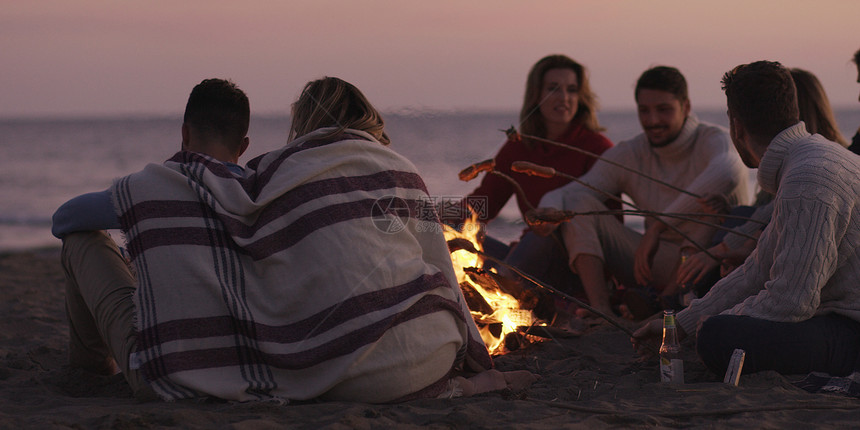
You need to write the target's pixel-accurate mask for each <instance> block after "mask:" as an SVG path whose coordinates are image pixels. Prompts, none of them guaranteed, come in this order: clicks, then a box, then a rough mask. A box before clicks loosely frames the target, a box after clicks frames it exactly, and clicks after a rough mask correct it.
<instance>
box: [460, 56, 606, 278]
mask: <svg viewBox="0 0 860 430" xmlns="http://www.w3.org/2000/svg"><path fill="white" fill-rule="evenodd" d="M597 109H598V104H597V97H596V96H595V94H594V92H593V91H592V90H591V85H590V84H589V78H588V71H587V70H586V68H585V67H584V66H582V65H581V64H580V63H578V62H576V61H574V60H573V59H571V58H569V57H567V56H565V55H549V56H546V57H544V58H542V59H540V60H539V61H538V62H537V63H535V64H534V66H532V68H531V70H530V71H529V74H528V77H527V79H526V88H525V96H524V97H523V105H522V108H521V109H520V115H519V122H520V124H519V130H520V132H521V134H522V135H523V137H522V139H518V138H516V137H514V138H510V139H508V141H506V142H505V143H504V145H503V146H502V148H501V149H500V150H499V152H498V154H496V157H495V170H496V171H498V172H500V173H503V174H505V175H507V176H509V177H510V178H511V179H513V180H514V181H516V182H517V184H519V187H520V188H521V189H522V194H519V193H518V192H517V189H516V187H515V186H514V185H513V184H511V183H510V182H509V181H507V180H505V179H504V178H502V177H499V176H498V175H485V176H484V178H483V180H482V181H481V184H480V186H478V188H477V189H475V190H474V191H473V192H472V193H471V194H469V196H467V197H466V199H465V201H466V202H467V203H469V204H470V205H471V206H472V207H473V208H475V209H479V208H480V209H481V210H480V211H477V212H478V219H479V220H480V221H482V222H489V221H490V220H492V219H493V218H495V217H496V216H497V215H498V214H499V211H501V209H502V207H504V205H505V204H506V203H507V201H508V199H510V197H511V195H514V196H515V197H516V199H517V206H518V207H519V210H520V212H521V214H522V215H523V216H525V214H526V212H527V211H528V210H529V208H530V207H537V206H538V203H539V202H540V199H541V197H543V196H544V194H546V193H547V192H549V191H552V190H554V189H556V188H558V187H561V186H563V185H566V184H567V183H568V182H570V180H569V179H565V178H561V177H558V176H556V177H553V178H549V179H547V178H541V177H536V176H529V175H527V174H525V173H517V172H514V171H512V169H511V163H513V162H515V161H528V162H532V163H534V164H538V165H542V166H548V167H552V168H554V169H556V170H557V171H558V172H561V173H564V174H566V175H570V176H574V177H579V176H582V175H583V174H585V173H586V172H587V171H588V170H589V169H590V168H591V166H592V165H594V162H595V161H596V159H595V158H594V157H591V156H588V155H584V154H582V153H581V152H577V151H573V150H570V149H567V148H564V147H560V146H558V145H552V144H548V143H545V142H541V141H539V140H536V139H532V138H529V137H528V136H535V137H539V138H543V139H548V140H552V141H555V142H558V143H560V144H562V145H566V146H570V147H576V148H580V149H583V150H585V151H588V152H591V153H594V154H598V155H599V154H602V153H603V152H604V151H606V150H607V149H609V148H611V147H612V146H613V145H612V142H610V141H609V139H607V138H606V137H605V136H604V135H603V134H601V131H602V130H603V128H602V127H601V126H600V122H599V121H598V120H597ZM612 203H614V202H612ZM612 203H609V205H610V206H612ZM612 207H615V208H617V207H618V206H617V205H616V206H612ZM514 245H515V246H511V247H509V246H508V245H507V244H503V243H501V242H499V241H497V240H494V239H493V238H492V237H487V238H486V239H485V241H484V248H485V250H486V252H488V253H489V254H491V255H494V256H495V257H497V258H505V259H506V260H507V262H508V263H509V264H511V265H513V266H516V267H518V268H520V269H522V270H524V271H525V272H527V273H529V274H531V275H532V276H535V277H537V278H538V279H540V280H542V281H544V282H546V283H549V284H551V285H553V286H555V287H558V288H561V289H563V290H569V291H570V290H573V289H575V288H576V285H578V284H579V280H578V277H576V275H574V274H573V273H572V272H571V270H570V267H569V265H568V262H567V251H566V249H565V247H564V245H563V242H562V241H561V240H560V238H558V237H556V236H549V237H540V236H537V235H535V234H534V233H531V232H529V231H525V232H524V234H523V235H522V236H521V237H520V238H519V241H518V243H517V244H514Z"/></svg>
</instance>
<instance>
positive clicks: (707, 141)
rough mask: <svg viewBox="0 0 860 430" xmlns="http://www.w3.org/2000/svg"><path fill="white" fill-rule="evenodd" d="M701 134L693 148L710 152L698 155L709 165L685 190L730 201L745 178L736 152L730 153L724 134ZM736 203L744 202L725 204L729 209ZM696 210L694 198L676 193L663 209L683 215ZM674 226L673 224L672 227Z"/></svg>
mask: <svg viewBox="0 0 860 430" xmlns="http://www.w3.org/2000/svg"><path fill="white" fill-rule="evenodd" d="M702 133H703V136H702V137H701V138H700V139H701V141H699V142H697V146H699V145H701V146H703V147H704V148H708V149H710V151H705V152H703V153H702V156H704V157H708V158H709V159H710V161H709V162H708V164H707V166H706V167H705V168H704V169H703V170H702V171H701V173H699V175H698V176H696V178H695V179H693V181H692V182H690V184H689V185H688V186H687V187H686V189H687V191H690V192H691V193H693V194H696V195H700V196H703V195H705V194H708V193H717V194H724V195H726V196H729V197H732V196H731V192H732V191H733V190H734V189H735V187H737V185H738V184H739V182H740V180H741V178H743V177H744V175H748V174H749V171H748V170H747V168H746V166H744V164H743V162H742V161H741V159H740V157H739V156H738V154H737V152H735V150H734V149H732V144H731V142H729V136H728V135H727V134H725V133H721V132H717V131H715V130H704V131H702ZM739 203H740V204H743V203H746V202H738V201H731V200H730V201H729V204H731V205H737V204H739ZM699 210H700V206H699V203H698V202H697V201H696V198H695V197H692V196H690V195H687V194H683V193H679V194H678V197H677V198H675V200H674V201H672V202H671V203H670V204H669V205H668V206H667V207H666V208H665V209H664V212H681V213H685V212H698V211H699ZM678 222H679V221H675V223H678Z"/></svg>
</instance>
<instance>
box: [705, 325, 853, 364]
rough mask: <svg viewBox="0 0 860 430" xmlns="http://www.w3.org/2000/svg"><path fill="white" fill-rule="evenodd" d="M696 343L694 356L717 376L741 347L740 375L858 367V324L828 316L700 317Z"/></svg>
mask: <svg viewBox="0 0 860 430" xmlns="http://www.w3.org/2000/svg"><path fill="white" fill-rule="evenodd" d="M696 342H697V345H696V350H697V352H698V354H699V357H700V358H701V359H702V361H703V362H704V363H705V365H706V366H707V367H708V369H710V370H711V371H712V372H714V373H716V374H717V375H724V374H725V373H726V368H727V367H728V364H729V360H730V359H731V356H732V352H733V351H734V350H735V348H740V349H743V350H744V351H746V357H745V359H744V365H743V373H755V372H759V371H762V370H774V371H776V372H779V373H782V374H785V375H799V374H807V373H810V372H824V373H827V374H830V375H833V376H845V375H848V374H850V373H851V372H853V371H854V370H855V369H857V368H858V366H857V365H858V357H860V322H857V321H854V320H852V319H850V318H847V317H843V316H840V315H833V314H831V315H823V316H816V317H813V318H810V319H808V320H806V321H801V322H797V323H792V322H775V321H767V320H763V319H759V318H752V317H748V316H734V315H717V316H713V317H711V318H708V319H707V320H705V322H704V323H703V324H702V326H701V328H700V329H699V333H698V336H697V340H696Z"/></svg>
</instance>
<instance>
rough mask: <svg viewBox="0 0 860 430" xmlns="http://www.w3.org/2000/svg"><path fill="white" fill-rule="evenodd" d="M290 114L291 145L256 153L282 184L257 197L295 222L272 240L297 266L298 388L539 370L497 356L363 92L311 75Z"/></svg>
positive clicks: (428, 381)
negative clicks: (503, 363)
mask: <svg viewBox="0 0 860 430" xmlns="http://www.w3.org/2000/svg"><path fill="white" fill-rule="evenodd" d="M291 121H292V124H291V126H290V132H289V142H287V145H286V146H285V147H284V148H282V149H281V150H277V151H273V152H271V153H269V154H266V155H264V156H262V157H261V158H260V160H259V161H257V160H252V161H251V162H249V163H248V164H249V166H253V168H254V170H255V171H257V172H259V174H258V175H257V177H258V178H260V179H258V182H259V181H260V180H262V182H264V183H265V184H269V185H271V186H274V187H275V188H276V189H277V190H279V191H280V193H279V194H278V193H272V194H266V192H265V191H266V189H265V188H264V189H263V191H261V192H260V194H259V196H260V199H267V198H271V197H270V196H271V195H276V196H277V197H275V198H273V199H272V203H271V205H273V207H276V208H281V209H285V210H286V214H285V216H284V217H283V218H284V220H285V222H286V223H287V224H288V226H287V227H286V228H285V229H283V230H282V231H284V232H287V233H286V234H284V235H282V236H279V237H277V238H272V240H271V243H270V244H269V246H272V247H285V249H286V250H285V253H286V257H287V258H285V261H284V265H286V266H287V271H288V273H291V276H290V279H285V280H284V300H287V301H289V302H290V303H292V304H293V307H292V312H291V313H289V314H288V315H287V316H286V318H288V319H292V320H293V322H292V324H293V326H294V327H295V329H296V330H299V331H300V332H298V333H296V334H295V335H296V340H297V341H296V342H294V343H293V344H291V345H292V346H293V347H294V350H285V351H283V354H284V355H283V357H285V358H284V360H285V361H288V362H289V364H293V363H294V362H295V363H302V365H304V366H305V367H295V369H296V371H295V372H285V374H286V375H287V376H289V377H292V378H294V380H293V382H294V384H292V385H293V386H295V389H296V390H298V392H299V393H300V396H299V398H303V399H308V398H322V399H330V400H348V401H361V402H374V403H376V402H396V401H403V400H408V399H414V398H420V397H436V396H438V395H445V396H452V397H453V396H456V395H471V394H476V393H480V392H486V391H491V390H497V389H503V388H506V387H507V388H513V389H522V388H524V387H525V386H527V385H528V384H530V383H531V382H533V381H534V379H535V378H536V376H535V375H533V374H531V373H530V372H528V371H513V372H499V371H497V370H495V369H492V367H493V364H492V360H491V358H490V356H489V354H488V351H487V347H486V345H485V344H484V343H483V341H482V339H481V336H480V334H479V333H478V329H477V326H476V325H475V322H474V320H473V319H472V316H471V314H470V312H469V309H468V308H467V307H466V301H465V298H464V297H463V293H462V291H461V290H460V285H459V283H458V282H457V277H456V275H455V273H454V268H453V266H452V263H451V255H450V253H449V251H448V247H447V245H446V243H445V238H444V236H443V235H442V229H441V228H440V226H439V225H438V221H439V220H438V217H437V216H436V215H435V213H431V214H427V211H421V210H416V209H417V208H420V207H421V205H422V204H427V202H429V201H430V199H429V196H428V195H427V189H426V187H425V185H424V182H423V180H422V179H421V177H420V176H419V175H418V173H417V172H416V171H415V167H414V166H413V165H412V163H411V162H409V161H408V160H407V159H405V158H404V157H402V156H400V155H399V154H397V153H396V152H394V151H393V150H391V149H390V148H389V147H388V144H389V143H390V140H389V138H388V136H387V135H386V134H385V130H384V128H385V123H384V121H383V119H382V116H381V115H380V114H379V112H378V111H377V110H376V109H375V108H374V107H373V106H372V105H371V104H370V102H369V101H368V100H367V99H366V98H365V97H364V95H363V94H362V93H361V91H359V90H358V88H356V87H355V86H354V85H352V84H350V83H348V82H346V81H344V80H342V79H338V78H332V77H325V78H322V79H319V80H315V81H312V82H310V83H308V84H307V85H306V86H305V88H304V90H303V91H302V93H301V95H300V96H299V98H298V100H296V102H295V103H294V104H293V106H292V120H291ZM269 172H273V173H272V174H270V173H269ZM270 217H271V216H270V214H268V213H266V212H265V211H263V212H261V213H260V215H259V219H260V220H265V222H269V223H270V222H271V221H270V219H269V218H270ZM260 222H262V221H260ZM428 327H430V328H432V329H431V330H428Z"/></svg>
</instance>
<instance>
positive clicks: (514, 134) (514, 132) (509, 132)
mask: <svg viewBox="0 0 860 430" xmlns="http://www.w3.org/2000/svg"><path fill="white" fill-rule="evenodd" d="M504 132H505V134H507V135H508V138H511V139H517V136H519V138H523V137H525V138H528V139H532V140H536V141H538V142H543V143H547V144H550V145H555V146H559V147H562V148H565V149H569V150H571V151H575V152H579V153H580V154H585V155H587V156H589V157H592V158H595V159H598V160H601V161H605V162H607V163H609V164H611V165H613V166H616V167H620V168H622V169H624V170H626V171H628V172H632V173H635V174H637V175H639V176H641V177H643V178H646V179H650V180H652V181H654V182H656V183H658V184H661V185H664V186H667V187H669V188H671V189H673V190H675V191H679V192H682V193H684V194H687V195H688V196H692V197H695V198H697V199H700V198H702V196H700V195H698V194H696V193H693V192H690V191H687V190H685V189H683V188H679V187H676V186H674V185H672V184H670V183H668V182H664V181H661V180H659V179H657V178H655V177H653V176H650V175H648V174H646V173H643V172H640V171H639V170H636V169H634V168H632V167H627V166H625V165H623V164H621V163H618V162H616V161H612V160H609V159H606V158H604V157H601V156H600V155H597V154H595V153H593V152H591V151H586V150H584V149H582V148H577V147H575V146H567V145H565V144H563V143H560V142H556V141H554V140H549V139H544V138H542V137H537V136H532V135H528V134H520V133H519V132H518V131H517V129H516V128H514V127H513V126H511V128H509V129H507V130H504Z"/></svg>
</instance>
